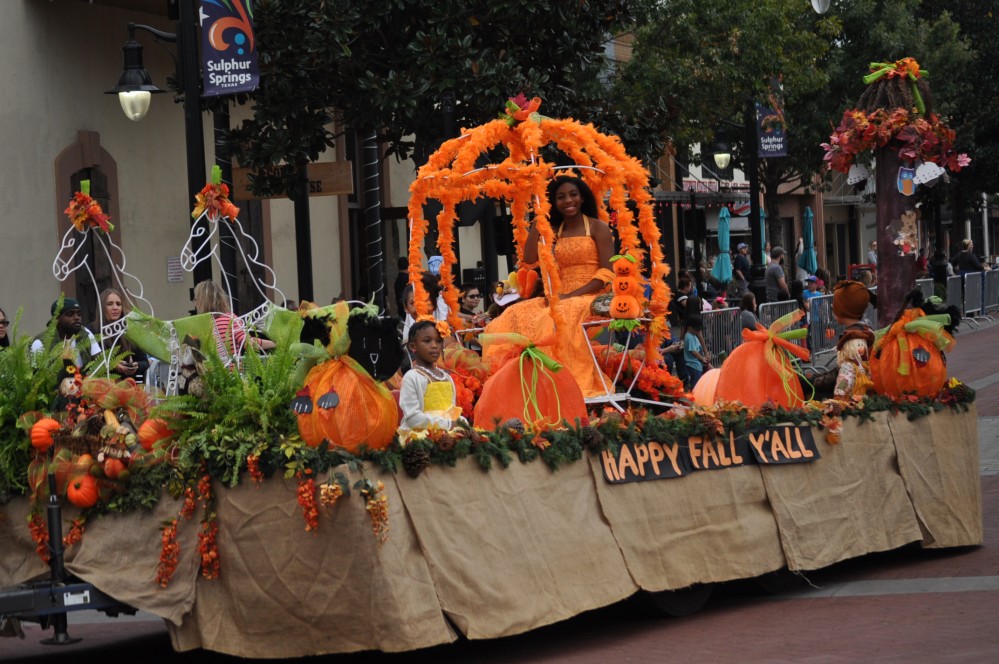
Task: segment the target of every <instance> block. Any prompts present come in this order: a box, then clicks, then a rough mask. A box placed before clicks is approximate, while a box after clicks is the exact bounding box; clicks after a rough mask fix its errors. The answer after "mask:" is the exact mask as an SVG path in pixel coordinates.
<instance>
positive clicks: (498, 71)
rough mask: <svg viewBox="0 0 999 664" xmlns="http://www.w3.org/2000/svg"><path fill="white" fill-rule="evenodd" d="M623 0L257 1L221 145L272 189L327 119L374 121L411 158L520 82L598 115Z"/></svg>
mask: <svg viewBox="0 0 999 664" xmlns="http://www.w3.org/2000/svg"><path fill="white" fill-rule="evenodd" d="M630 4H631V3H628V2H625V1H624V0H510V1H509V2H501V3H498V2H483V1H479V0H473V1H468V0H434V1H433V2H430V1H428V0H385V1H383V2H377V3H368V2H357V1H356V0H328V1H326V2H320V3H317V2H315V1H314V0H280V1H279V0H259V2H258V3H256V5H255V9H254V12H255V21H254V24H255V31H256V38H257V44H258V46H259V53H260V56H259V62H260V88H259V90H257V91H256V92H255V93H254V95H253V97H252V104H253V117H252V118H250V119H248V120H246V121H245V122H244V123H243V124H242V125H241V126H239V127H237V128H235V129H234V130H233V131H232V132H231V136H230V137H229V140H228V141H227V147H228V149H229V151H231V152H232V153H234V154H236V155H238V157H239V161H240V163H241V165H243V166H247V167H249V168H251V169H252V170H254V171H256V172H257V176H256V177H255V178H254V179H253V183H252V185H251V187H252V188H253V189H254V190H255V191H256V192H258V193H269V194H273V193H281V192H289V191H293V189H294V187H293V185H294V182H293V181H292V180H293V177H294V175H293V174H288V173H284V174H282V173H281V172H278V171H274V170H272V167H273V166H275V165H278V164H282V163H286V164H295V163H301V162H302V161H315V160H316V159H317V158H318V156H319V154H320V153H321V152H322V151H323V150H325V149H326V148H328V147H331V146H332V145H334V143H335V141H336V140H337V135H336V134H335V133H334V131H335V130H334V129H333V127H334V126H336V127H340V128H349V129H354V130H356V131H358V132H359V133H360V134H361V135H364V134H365V133H366V132H372V131H373V132H376V133H377V137H378V140H379V142H380V143H382V144H384V145H385V146H386V147H387V152H388V153H389V154H394V155H396V156H397V157H399V158H406V157H409V156H411V155H413V154H416V155H417V157H418V159H419V157H420V156H424V155H426V154H428V152H429V150H431V149H433V148H434V147H436V145H437V144H438V143H439V142H440V141H441V140H442V139H444V138H446V137H450V135H456V134H457V131H458V129H459V128H460V127H465V126H475V125H478V124H481V123H483V122H485V121H487V120H490V119H493V118H495V117H496V116H497V114H498V113H499V112H500V110H502V107H503V104H504V102H505V101H506V99H507V98H508V97H512V96H514V95H516V94H517V93H518V92H522V93H524V94H525V95H527V96H528V97H531V96H534V95H537V96H540V97H541V98H542V99H543V100H544V106H543V107H542V112H543V113H544V114H545V115H549V116H553V117H574V118H576V119H580V120H584V121H592V120H597V121H599V119H600V118H598V117H595V114H599V113H601V112H606V113H608V114H609V115H612V113H611V112H610V111H608V110H607V108H608V105H607V104H606V103H604V102H603V101H602V100H601V99H600V97H599V94H600V90H602V89H605V86H601V85H597V83H599V81H600V80H601V77H602V76H603V75H604V74H605V70H606V58H605V55H604V51H605V43H606V41H607V39H608V38H609V36H610V35H611V34H612V32H613V31H615V30H616V29H618V28H619V27H620V26H622V25H628V24H630V22H631V20H632V15H631V13H630V10H629V6H630ZM452 100H453V103H448V102H451V101H452ZM580 112H582V114H581V113H580ZM625 124H626V123H625V122H623V121H619V122H618V126H623V125H625Z"/></svg>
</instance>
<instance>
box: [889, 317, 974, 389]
mask: <svg viewBox="0 0 999 664" xmlns="http://www.w3.org/2000/svg"><path fill="white" fill-rule="evenodd" d="M949 323H950V316H949V315H947V314H935V315H932V316H927V315H926V314H925V313H924V312H923V310H922V309H915V308H913V309H906V310H905V311H904V312H902V316H901V318H899V319H898V320H897V321H896V322H895V323H893V324H892V325H891V327H889V328H887V329H886V330H880V331H879V332H878V335H877V341H875V343H874V349H873V352H872V353H871V361H870V366H871V381H872V382H873V383H874V390H875V391H876V392H878V393H879V394H885V395H888V396H895V397H898V396H902V395H903V394H917V395H919V396H924V397H935V396H937V395H938V394H939V393H940V390H941V389H943V386H944V383H946V382H947V363H946V360H945V359H944V356H943V353H944V352H946V351H949V350H951V349H952V348H953V347H954V344H955V343H956V342H955V341H954V337H952V336H951V335H950V334H949V333H948V332H947V330H945V329H944V326H945V325H947V324H949Z"/></svg>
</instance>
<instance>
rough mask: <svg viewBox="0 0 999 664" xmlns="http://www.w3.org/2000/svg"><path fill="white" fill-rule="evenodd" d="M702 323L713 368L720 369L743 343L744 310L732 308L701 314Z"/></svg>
mask: <svg viewBox="0 0 999 664" xmlns="http://www.w3.org/2000/svg"><path fill="white" fill-rule="evenodd" d="M701 321H702V323H703V326H704V327H703V329H702V331H703V332H704V343H705V345H707V347H708V352H709V353H711V366H712V367H714V368H718V367H720V366H721V365H722V361H723V360H724V359H725V358H726V357H728V356H729V355H731V354H732V351H733V350H735V348H736V346H738V345H739V344H741V343H742V309H739V308H737V307H731V308H727V309H713V310H712V311H705V312H704V313H702V314H701Z"/></svg>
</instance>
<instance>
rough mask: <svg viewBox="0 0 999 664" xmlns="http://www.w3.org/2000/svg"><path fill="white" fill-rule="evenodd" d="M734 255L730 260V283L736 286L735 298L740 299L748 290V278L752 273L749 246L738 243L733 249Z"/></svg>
mask: <svg viewBox="0 0 999 664" xmlns="http://www.w3.org/2000/svg"><path fill="white" fill-rule="evenodd" d="M735 251H736V254H735V257H734V258H733V259H732V281H734V282H736V284H737V287H738V288H737V291H736V293H735V295H736V297H742V296H743V295H744V294H745V293H746V291H748V290H749V277H750V275H751V273H752V265H751V263H750V262H749V245H748V244H746V243H745V242H740V243H739V244H738V246H737V247H736V249H735Z"/></svg>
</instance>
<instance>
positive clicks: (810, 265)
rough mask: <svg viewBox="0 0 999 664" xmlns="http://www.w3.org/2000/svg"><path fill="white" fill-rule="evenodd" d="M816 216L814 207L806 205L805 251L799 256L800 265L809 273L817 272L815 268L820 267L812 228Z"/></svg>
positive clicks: (802, 227) (802, 235)
mask: <svg viewBox="0 0 999 664" xmlns="http://www.w3.org/2000/svg"><path fill="white" fill-rule="evenodd" d="M814 216H815V215H813V214H812V208H810V207H806V208H805V216H804V218H803V219H802V221H801V243H802V244H803V245H804V251H802V252H801V256H800V257H798V267H800V268H801V269H802V270H804V271H805V272H807V273H808V274H815V270H817V269H818V268H819V263H818V260H817V258H816V256H815V231H814V230H813V228H812V225H813V223H814V222H813V218H814Z"/></svg>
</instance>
